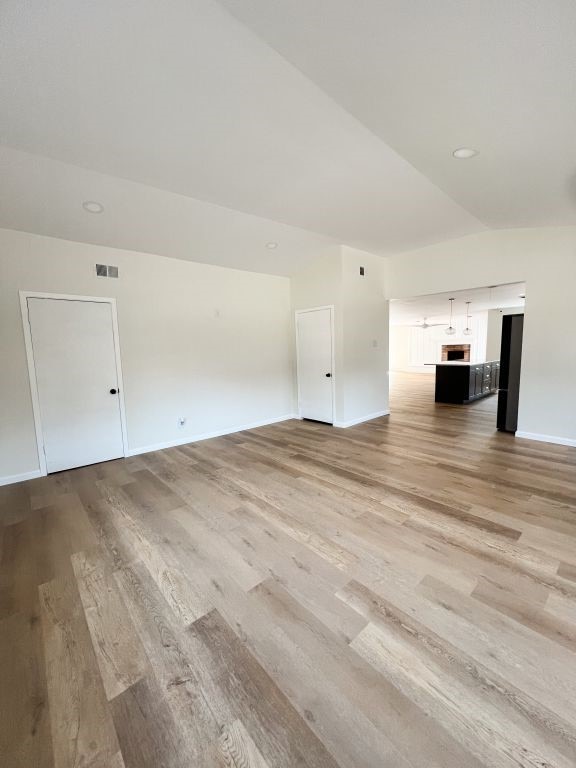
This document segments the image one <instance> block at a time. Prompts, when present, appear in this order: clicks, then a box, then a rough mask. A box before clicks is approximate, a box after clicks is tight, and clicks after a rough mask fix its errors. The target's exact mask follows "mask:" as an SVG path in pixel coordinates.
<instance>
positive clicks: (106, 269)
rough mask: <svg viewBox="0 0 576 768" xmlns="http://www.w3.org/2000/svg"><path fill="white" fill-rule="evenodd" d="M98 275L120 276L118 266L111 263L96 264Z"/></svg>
mask: <svg viewBox="0 0 576 768" xmlns="http://www.w3.org/2000/svg"><path fill="white" fill-rule="evenodd" d="M96 276H97V277H118V267H114V266H112V265H111V264H96Z"/></svg>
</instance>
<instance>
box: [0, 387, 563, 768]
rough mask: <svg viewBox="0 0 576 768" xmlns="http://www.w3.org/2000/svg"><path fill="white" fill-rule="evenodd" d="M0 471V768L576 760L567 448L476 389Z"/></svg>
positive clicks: (414, 766) (551, 763)
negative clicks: (36, 475)
mask: <svg viewBox="0 0 576 768" xmlns="http://www.w3.org/2000/svg"><path fill="white" fill-rule="evenodd" d="M393 384H394V392H393V399H392V407H393V415H392V416H391V417H389V418H382V419H377V420H375V421H372V422H370V423H367V424H363V425H360V426H358V427H354V428H351V429H346V430H338V429H332V428H330V427H328V426H324V425H321V424H314V423H306V422H297V421H291V422H285V423H282V424H278V425H274V426H270V427H264V428H261V429H256V430H253V431H250V432H244V433H239V434H236V435H231V436H228V437H222V438H218V439H214V440H209V441H205V442H201V443H196V444H193V445H188V446H183V447H180V448H173V449H169V450H165V451H161V452H157V453H151V454H147V455H144V456H138V457H134V458H130V459H125V460H120V461H114V462H109V463H106V464H101V465H95V466H92V467H86V468H83V469H78V470H73V471H69V472H63V473H60V474H57V475H53V476H50V477H48V478H42V479H39V480H33V481H31V482H27V483H22V484H19V485H14V486H9V487H6V488H3V489H0V505H1V516H2V517H1V521H2V526H1V527H0V551H1V553H2V554H1V560H0V675H1V677H2V681H1V684H0V710H1V713H0V755H1V758H0V763H1V765H2V766H5V768H35V767H36V766H42V768H54V767H55V768H72V767H73V766H74V767H77V768H80V767H81V766H82V767H84V766H85V767H88V766H90V767H91V768H122V767H124V768H163V767H166V768H168V767H169V768H174V767H180V766H182V767H184V766H187V768H190V767H191V766H199V767H203V766H209V767H212V766H237V767H238V768H240V767H242V768H255V767H257V768H276V767H280V766H300V767H301V768H304V767H305V766H309V767H310V768H311V767H312V766H322V768H336V766H341V767H342V768H344V767H346V768H381V767H382V766H394V767H395V768H396V767H398V768H409V767H411V768H480V767H481V766H484V767H485V766H490V767H491V768H513V766H529V767H530V768H544V767H547V768H574V766H576V654H575V650H576V451H575V450H574V449H569V448H562V447H558V446H551V445H546V444H542V443H534V442H528V441H522V440H515V439H514V438H512V437H511V436H509V435H502V434H498V433H497V432H496V431H495V399H494V398H491V399H489V400H485V401H481V402H478V403H476V404H473V405H470V406H460V407H455V406H436V405H435V404H434V402H433V382H432V380H431V378H430V377H429V376H417V375H416V376H408V375H396V376H395V378H394V382H393Z"/></svg>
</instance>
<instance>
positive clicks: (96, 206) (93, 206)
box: [82, 200, 104, 213]
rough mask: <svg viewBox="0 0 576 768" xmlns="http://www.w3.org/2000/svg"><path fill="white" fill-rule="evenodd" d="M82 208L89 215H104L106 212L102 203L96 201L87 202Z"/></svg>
mask: <svg viewBox="0 0 576 768" xmlns="http://www.w3.org/2000/svg"><path fill="white" fill-rule="evenodd" d="M82 208H84V210H85V211H87V212H88V213H102V211H103V210H104V206H103V205H102V203H97V202H96V200H85V201H84V202H83V203H82Z"/></svg>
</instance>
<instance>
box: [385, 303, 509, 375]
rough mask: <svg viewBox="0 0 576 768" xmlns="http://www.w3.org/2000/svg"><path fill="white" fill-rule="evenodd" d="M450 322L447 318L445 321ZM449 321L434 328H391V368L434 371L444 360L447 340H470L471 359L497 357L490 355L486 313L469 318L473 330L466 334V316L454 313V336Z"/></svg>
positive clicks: (475, 361) (432, 319)
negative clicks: (487, 344)
mask: <svg viewBox="0 0 576 768" xmlns="http://www.w3.org/2000/svg"><path fill="white" fill-rule="evenodd" d="M428 319H429V320H430V321H431V322H439V320H438V319H437V318H428ZM447 324H448V322H446V325H447ZM446 325H441V326H433V327H431V328H416V327H414V326H411V327H407V326H401V325H398V326H392V327H391V329H390V368H391V370H394V371H409V372H411V373H434V365H433V364H434V363H439V362H441V361H442V346H443V345H444V344H469V345H470V362H472V363H480V362H484V361H485V360H493V359H496V358H491V357H487V353H486V334H487V326H488V322H487V313H486V312H476V313H475V314H473V315H472V316H471V318H470V328H471V329H472V334H471V335H470V336H466V335H465V334H464V333H463V331H464V328H465V327H466V318H465V317H455V318H453V320H452V325H453V326H454V328H455V329H456V333H455V334H454V336H447V335H446V333H445V329H446Z"/></svg>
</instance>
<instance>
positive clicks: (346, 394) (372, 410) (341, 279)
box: [291, 246, 388, 426]
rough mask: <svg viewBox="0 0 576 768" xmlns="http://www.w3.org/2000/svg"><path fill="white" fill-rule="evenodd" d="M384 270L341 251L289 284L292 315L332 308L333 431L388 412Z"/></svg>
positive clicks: (361, 255) (375, 259) (377, 260)
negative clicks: (333, 344) (333, 343)
mask: <svg viewBox="0 0 576 768" xmlns="http://www.w3.org/2000/svg"><path fill="white" fill-rule="evenodd" d="M360 266H363V267H364V269H365V274H364V276H361V275H360ZM385 269H386V263H385V260H384V259H382V258H381V257H380V256H375V255H373V254H370V253H366V252H365V251H359V250H357V249H355V248H348V247H345V246H342V247H336V248H333V249H332V250H331V251H330V252H327V253H325V254H324V256H323V257H322V258H319V259H317V260H316V261H315V262H314V264H312V265H310V267H309V268H308V269H306V270H303V271H302V272H300V273H298V274H297V275H295V276H294V277H293V278H292V280H291V291H292V308H293V310H297V309H311V308H312V307H319V306H326V305H333V306H334V326H335V328H334V331H335V350H334V351H335V355H334V356H335V371H334V374H335V390H336V403H335V411H336V421H335V424H336V426H350V425H351V424H353V423H359V422H361V421H364V420H366V419H369V418H374V417H375V416H377V415H380V414H383V413H387V412H388V375H387V372H388V302H387V301H386V299H385V297H384V292H383V289H382V283H383V280H384V273H385Z"/></svg>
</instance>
